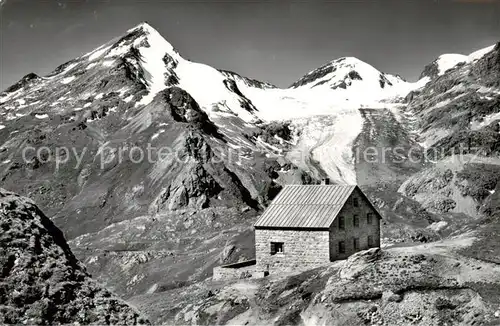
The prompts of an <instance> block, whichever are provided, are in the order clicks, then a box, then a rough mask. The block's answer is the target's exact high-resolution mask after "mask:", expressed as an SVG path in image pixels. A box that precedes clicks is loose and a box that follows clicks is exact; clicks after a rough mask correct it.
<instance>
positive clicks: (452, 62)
mask: <svg viewBox="0 0 500 326" xmlns="http://www.w3.org/2000/svg"><path fill="white" fill-rule="evenodd" d="M494 48H495V45H492V46H488V47H485V48H483V49H480V50H477V51H474V52H472V53H471V54H469V55H464V54H457V53H446V54H442V55H440V56H439V57H438V58H437V59H436V60H434V61H433V62H432V63H430V64H429V65H427V66H426V67H425V68H424V71H423V72H422V74H421V76H420V77H421V78H424V77H429V78H435V77H439V76H442V75H444V74H445V73H446V71H448V70H450V69H453V68H455V67H457V66H458V65H460V64H467V63H472V62H474V61H476V60H479V59H481V58H482V57H484V56H485V55H486V54H488V53H490V52H491V51H493V49H494Z"/></svg>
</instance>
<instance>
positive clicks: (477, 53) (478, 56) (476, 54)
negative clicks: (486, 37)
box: [469, 45, 495, 61]
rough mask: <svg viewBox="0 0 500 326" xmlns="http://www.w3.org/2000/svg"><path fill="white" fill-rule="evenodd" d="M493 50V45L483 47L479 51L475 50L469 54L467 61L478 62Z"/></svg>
mask: <svg viewBox="0 0 500 326" xmlns="http://www.w3.org/2000/svg"><path fill="white" fill-rule="evenodd" d="M494 48H495V45H491V46H488V47H485V48H483V49H481V50H477V51H475V52H472V53H471V54H469V60H470V61H475V60H479V59H481V58H482V57H484V56H485V55H486V54H488V53H490V52H491V51H493V49H494Z"/></svg>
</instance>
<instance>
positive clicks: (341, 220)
mask: <svg viewBox="0 0 500 326" xmlns="http://www.w3.org/2000/svg"><path fill="white" fill-rule="evenodd" d="M344 229H345V219H344V217H343V216H339V230H344Z"/></svg>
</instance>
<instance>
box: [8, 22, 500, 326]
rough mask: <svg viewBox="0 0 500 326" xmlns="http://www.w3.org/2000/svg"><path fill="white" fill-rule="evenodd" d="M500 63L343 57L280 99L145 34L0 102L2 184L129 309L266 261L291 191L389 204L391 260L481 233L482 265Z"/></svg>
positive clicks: (138, 31)
mask: <svg viewBox="0 0 500 326" xmlns="http://www.w3.org/2000/svg"><path fill="white" fill-rule="evenodd" d="M499 58H500V49H499V46H498V45H496V46H491V47H488V48H485V49H483V50H480V51H477V52H475V53H473V54H471V55H468V56H463V55H444V56H441V57H439V58H438V59H437V60H436V61H435V62H433V63H431V64H430V65H428V66H427V67H425V68H424V71H423V73H422V78H421V79H420V80H419V81H418V82H416V83H409V82H406V81H404V80H403V79H401V78H400V77H398V76H395V75H391V74H386V73H382V72H380V71H378V70H377V69H376V68H374V67H372V66H371V65H369V64H367V63H364V62H362V61H360V60H358V59H356V58H340V59H336V60H333V61H330V62H328V63H326V64H325V65H323V66H322V67H319V68H318V69H315V70H313V71H311V72H309V73H308V74H306V75H305V76H304V77H302V78H300V79H299V80H298V81H297V82H295V83H293V84H292V85H291V86H290V87H289V88H285V89H281V88H278V87H275V86H273V85H271V84H269V83H265V82H260V81H257V80H253V79H249V78H246V77H244V76H240V75H238V74H237V73H234V72H229V71H223V70H218V69H215V68H212V67H209V66H207V65H203V64H200V63H195V62H191V61H189V60H186V59H184V58H183V57H182V56H181V54H179V53H178V52H177V51H176V50H175V49H174V47H173V46H172V45H171V44H170V43H169V42H168V41H166V40H165V39H164V38H163V37H162V36H161V35H160V34H159V33H158V32H157V31H156V30H154V28H153V27H151V26H150V25H148V24H147V23H143V24H140V25H138V26H136V27H134V28H132V29H130V30H129V31H127V32H126V33H125V34H123V35H122V36H120V37H118V38H116V39H114V40H111V41H110V42H108V43H107V44H104V45H102V46H101V47H99V48H97V49H95V50H93V51H91V52H89V53H88V54H85V55H83V56H81V57H79V58H75V59H73V60H70V61H69V62H67V63H64V64H62V65H61V66H59V67H57V68H56V69H55V70H54V71H53V72H52V73H50V74H49V75H47V76H37V75H36V74H33V73H31V74H28V75H26V76H25V77H24V78H22V79H21V80H20V81H19V82H18V83H16V84H15V85H13V86H11V87H9V88H8V89H7V90H5V91H4V92H3V93H2V94H0V183H1V185H2V187H5V188H8V189H9V190H13V191H16V192H19V193H21V194H22V195H26V196H29V197H31V198H32V199H34V200H36V202H37V203H39V205H40V207H41V208H42V209H43V211H44V212H46V214H47V216H51V218H52V220H53V221H54V223H56V224H57V225H58V226H59V227H61V229H62V231H63V232H64V234H65V236H66V238H67V239H68V243H69V245H70V246H71V248H72V250H73V252H75V254H76V255H77V257H78V258H79V259H81V260H82V261H83V262H84V263H85V264H86V265H87V268H88V270H89V271H90V272H91V273H92V274H93V275H95V277H96V278H97V279H98V280H99V281H100V282H101V283H103V284H104V285H105V286H107V287H108V288H110V289H112V290H114V291H115V292H117V293H118V294H119V295H121V296H122V297H124V298H131V297H136V296H141V295H145V294H148V295H153V294H154V295H159V296H162V295H170V294H171V293H177V292H176V291H180V292H182V291H188V290H186V289H185V288H186V287H187V289H189V290H191V289H193V287H195V288H196V287H197V286H198V285H197V284H200V283H199V282H203V281H204V280H206V279H207V278H208V277H210V275H211V271H212V268H213V267H214V266H216V265H218V264H221V263H223V262H224V263H228V262H235V261H238V260H240V259H248V258H251V257H253V234H252V228H251V225H252V223H253V221H254V220H255V218H256V216H257V215H258V214H259V213H260V212H261V211H262V209H263V208H265V206H266V205H267V203H268V202H269V201H270V200H271V199H272V198H273V197H274V196H275V195H276V194H277V193H278V191H279V190H280V188H281V187H282V186H283V185H284V184H290V183H315V182H318V180H319V179H320V178H323V177H326V176H328V177H329V178H330V179H331V180H332V181H333V182H334V183H349V184H354V183H356V184H359V185H360V186H361V187H362V188H363V190H364V191H365V192H366V193H367V194H368V195H369V196H370V198H371V199H372V200H373V201H374V202H375V203H376V205H377V206H378V207H379V209H380V211H381V212H382V215H383V217H384V221H383V224H384V225H383V228H382V236H383V245H384V246H389V245H391V244H393V243H399V242H406V243H413V242H415V243H417V244H418V243H421V242H431V241H436V240H442V239H446V238H448V237H450V236H456V235H459V234H463V233H466V232H469V231H471V230H474V231H476V232H478V234H479V235H478V236H477V238H476V240H475V241H476V242H477V244H478V247H480V248H485V251H483V252H482V253H481V252H478V251H475V252H473V251H471V252H469V253H468V255H469V256H468V257H474V258H478V259H484V260H488V261H496V260H495V257H496V255H497V254H496V251H495V249H494V245H493V244H494V243H495V242H494V239H497V238H496V233H495V232H494V231H492V230H497V227H498V220H497V219H496V216H498V212H499V206H498V203H499V200H498V196H500V193H499V192H498V190H499V187H500V185H499V182H498V181H499V178H498V175H499V173H498V167H499V166H500V160H498V155H497V154H498V151H499V149H498V141H499V139H500V135H499V131H500V129H498V128H499V122H500V116H499V114H500V107H499V105H498V104H499V101H500V85H499V84H498V80H500V66H499V62H500V61H499ZM360 94H363V96H360ZM458 154H460V155H458ZM462 154H463V155H462ZM492 247H493V248H492ZM389 261H390V264H393V263H394V261H393V260H392V258H390V259H389ZM170 291H174V292H170ZM182 293H187V292H182ZM186 300H191V299H190V298H186ZM264 302H265V301H264ZM169 318H170V317H169ZM183 318H184V317H183ZM224 318H225V317H224ZM227 320H229V319H227ZM227 320H226V319H224V321H227ZM212 321H213V320H212ZM176 322H178V321H176Z"/></svg>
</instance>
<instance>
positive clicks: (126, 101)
mask: <svg viewBox="0 0 500 326" xmlns="http://www.w3.org/2000/svg"><path fill="white" fill-rule="evenodd" d="M133 98H134V95H129V96H127V97H126V98H124V99H123V102H125V103H129V102H130V101H132V99H133Z"/></svg>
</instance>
